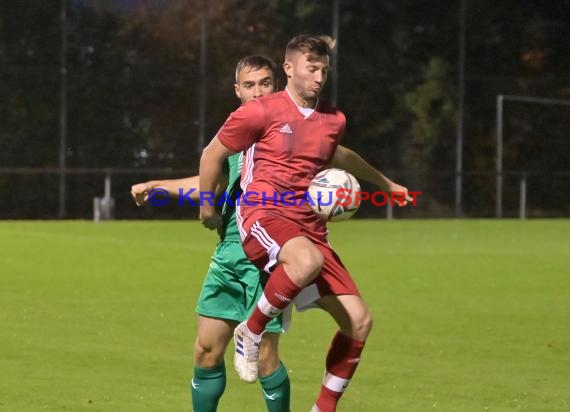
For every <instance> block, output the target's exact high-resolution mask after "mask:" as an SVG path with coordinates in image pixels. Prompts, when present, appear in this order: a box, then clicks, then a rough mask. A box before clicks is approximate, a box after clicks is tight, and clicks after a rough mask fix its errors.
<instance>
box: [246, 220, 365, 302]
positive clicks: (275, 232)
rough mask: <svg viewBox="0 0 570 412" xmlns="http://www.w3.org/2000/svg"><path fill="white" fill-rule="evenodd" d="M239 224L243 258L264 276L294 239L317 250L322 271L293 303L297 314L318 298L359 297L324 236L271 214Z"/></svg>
mask: <svg viewBox="0 0 570 412" xmlns="http://www.w3.org/2000/svg"><path fill="white" fill-rule="evenodd" d="M239 220H241V219H239ZM240 223H241V225H240V226H241V228H240V231H242V234H245V238H244V239H243V241H242V244H243V250H244V251H245V254H246V255H247V257H248V258H249V260H251V261H252V262H253V264H255V265H256V266H257V267H258V268H259V269H261V270H264V271H265V272H267V273H271V271H272V270H273V269H274V268H275V266H276V265H277V256H278V254H279V251H280V250H281V247H282V246H283V245H284V244H285V242H287V241H288V240H290V239H292V238H294V237H298V236H304V237H307V238H308V239H309V240H311V241H312V242H313V243H314V244H315V245H316V246H317V247H318V248H319V250H320V251H321V253H322V254H323V257H324V266H323V270H322V271H321V273H320V274H319V275H318V276H317V277H316V278H315V279H314V280H313V282H311V284H309V285H308V286H307V287H305V288H304V289H303V291H302V292H301V293H300V294H299V296H298V297H297V298H296V299H295V302H296V304H297V308H298V309H299V310H303V309H306V308H308V307H310V306H312V303H313V302H314V301H315V300H317V299H318V298H319V297H322V296H330V295H334V296H339V295H356V296H360V292H359V291H358V288H357V287H356V284H355V283H354V281H353V280H352V277H351V276H350V273H348V271H347V270H346V268H345V267H344V265H343V264H342V261H341V260H340V258H339V257H338V255H337V254H336V253H335V251H334V250H332V249H331V247H330V245H329V243H328V242H327V240H326V237H325V236H319V235H316V234H314V233H311V232H308V231H306V230H304V229H303V228H302V227H300V226H299V225H297V224H296V223H295V222H293V221H291V220H289V219H287V218H283V217H281V216H278V215H276V214H274V213H272V212H266V213H264V212H262V211H258V212H254V213H252V214H251V215H250V216H248V217H247V218H246V219H245V220H243V221H242V222H240Z"/></svg>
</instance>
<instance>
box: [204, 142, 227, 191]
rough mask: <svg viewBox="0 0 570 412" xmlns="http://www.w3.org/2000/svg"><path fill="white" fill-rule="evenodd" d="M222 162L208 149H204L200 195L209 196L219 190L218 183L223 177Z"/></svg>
mask: <svg viewBox="0 0 570 412" xmlns="http://www.w3.org/2000/svg"><path fill="white" fill-rule="evenodd" d="M222 161H223V159H218V157H217V156H213V155H212V153H211V152H210V151H209V150H208V148H206V149H204V152H203V153H202V157H201V158H200V176H199V181H198V188H199V193H203V195H202V196H209V194H211V193H215V192H216V189H217V188H218V185H217V182H218V181H219V180H220V177H221V175H222Z"/></svg>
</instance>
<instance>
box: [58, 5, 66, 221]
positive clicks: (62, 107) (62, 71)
mask: <svg viewBox="0 0 570 412" xmlns="http://www.w3.org/2000/svg"><path fill="white" fill-rule="evenodd" d="M66 2H67V0H61V3H60V6H61V8H60V26H61V33H60V35H61V49H60V60H59V64H60V66H59V78H60V103H59V210H58V217H59V218H60V219H63V218H65V215H66V208H65V198H66V196H65V166H66V162H65V160H66V159H65V157H66V156H65V153H66V145H67V4H66Z"/></svg>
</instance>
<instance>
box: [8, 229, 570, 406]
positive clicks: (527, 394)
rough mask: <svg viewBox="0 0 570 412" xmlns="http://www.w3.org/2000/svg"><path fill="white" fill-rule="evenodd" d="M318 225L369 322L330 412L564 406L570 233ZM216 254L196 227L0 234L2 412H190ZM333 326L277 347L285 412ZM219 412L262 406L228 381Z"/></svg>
mask: <svg viewBox="0 0 570 412" xmlns="http://www.w3.org/2000/svg"><path fill="white" fill-rule="evenodd" d="M330 229H331V242H332V244H333V245H334V247H335V249H336V250H337V251H338V252H339V254H340V255H341V256H342V257H343V260H344V262H345V264H346V265H347V266H348V268H349V269H350V270H351V272H352V273H353V275H354V277H355V278H356V280H357V283H358V284H359V287H360V288H361V291H362V294H363V296H364V298H365V300H366V301H367V302H368V304H369V306H370V308H371V310H372V311H373V314H374V317H375V326H374V329H373V331H372V334H371V336H370V338H369V341H368V344H367V347H366V349H365V353H364V356H363V362H362V363H361V365H360V367H359V370H358V372H357V374H356V376H355V378H354V379H353V382H352V383H351V386H350V389H349V390H348V391H347V393H346V395H345V397H344V398H343V400H342V401H341V404H340V410H344V411H351V412H352V411H363V412H364V411H366V412H369V411H383V412H391V411H393V412H425V411H445V412H447V411H460V412H471V411H493V412H499V411H528V412H541V411H544V412H556V411H569V410H570V391H569V389H568V388H569V386H568V382H569V377H570V221H568V220H552V221H532V220H531V221H525V222H520V221H391V222H388V221H350V222H346V223H341V224H332V225H330ZM215 242H216V238H215V235H214V234H213V233H212V232H208V231H206V230H204V229H202V228H201V227H200V225H199V224H198V223H196V222H106V223H102V224H93V223H91V222H64V223H58V222H0V411H9V412H18V411H34V412H35V411H44V410H46V411H73V412H76V411H113V412H116V411H137V412H140V411H153V412H154V411H157V412H158V411H169V412H170V411H190V410H191V407H190V396H189V391H188V385H187V382H188V379H189V378H190V376H191V373H192V351H193V340H194V337H195V329H196V317H195V315H194V312H193V310H194V304H195V299H196V297H197V294H198V290H199V288H200V286H201V282H202V278H203V274H204V272H205V270H206V268H207V266H208V260H209V257H210V254H211V252H212V250H213V248H214V246H215ZM334 330H335V327H334V325H333V323H332V321H331V320H329V319H328V318H327V317H326V316H325V315H324V314H323V313H322V312H320V311H316V310H314V311H310V312H307V313H303V314H298V313H296V314H295V316H294V320H293V325H292V329H291V331H290V332H289V333H287V334H286V335H285V336H284V337H283V340H282V343H283V344H282V357H283V359H284V361H285V363H286V365H287V367H288V369H289V371H290V376H291V379H292V385H293V400H292V410H293V411H295V412H297V411H308V410H309V408H310V406H311V404H312V402H313V400H314V397H315V395H316V393H317V391H318V388H319V385H320V380H321V378H322V373H323V361H324V356H325V352H326V350H327V347H328V343H329V341H330V338H331V337H332V335H333V333H334ZM228 364H231V357H228ZM228 369H229V368H228ZM219 410H220V411H222V412H223V411H263V410H264V404H263V400H262V398H261V395H260V389H259V386H258V385H247V384H243V383H241V382H238V381H237V379H236V377H235V374H234V372H233V371H232V370H231V369H229V370H228V386H227V391H226V394H225V395H224V397H223V398H222V401H221V404H220V409H219Z"/></svg>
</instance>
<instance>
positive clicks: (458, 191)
mask: <svg viewBox="0 0 570 412" xmlns="http://www.w3.org/2000/svg"><path fill="white" fill-rule="evenodd" d="M458 83H459V85H458V89H459V92H458V96H457V100H458V104H457V105H458V107H457V143H456V145H455V146H456V147H455V150H456V151H455V159H456V162H455V216H457V217H459V216H461V213H462V211H461V209H462V207H461V200H462V188H463V111H464V100H465V0H460V6H459V76H458Z"/></svg>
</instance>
